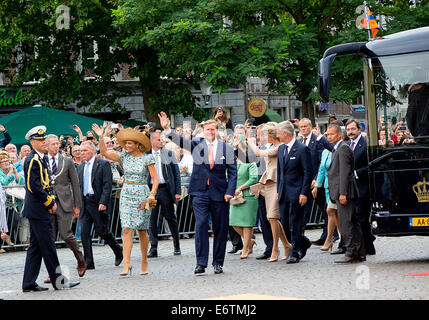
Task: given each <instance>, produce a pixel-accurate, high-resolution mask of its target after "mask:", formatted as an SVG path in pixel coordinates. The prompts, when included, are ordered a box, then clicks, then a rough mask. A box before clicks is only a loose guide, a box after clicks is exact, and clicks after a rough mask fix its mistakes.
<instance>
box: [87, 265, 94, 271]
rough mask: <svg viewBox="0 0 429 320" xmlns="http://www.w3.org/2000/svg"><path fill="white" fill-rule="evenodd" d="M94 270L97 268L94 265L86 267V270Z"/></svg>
mask: <svg viewBox="0 0 429 320" xmlns="http://www.w3.org/2000/svg"><path fill="white" fill-rule="evenodd" d="M94 269H95V267H94V266H93V265H90V266H86V270H94Z"/></svg>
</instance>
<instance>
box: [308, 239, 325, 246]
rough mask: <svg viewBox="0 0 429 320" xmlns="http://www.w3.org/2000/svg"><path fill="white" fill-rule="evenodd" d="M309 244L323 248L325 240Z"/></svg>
mask: <svg viewBox="0 0 429 320" xmlns="http://www.w3.org/2000/svg"><path fill="white" fill-rule="evenodd" d="M311 243H312V244H314V245H316V246H323V244H324V243H325V240H323V239H317V240H316V241H311Z"/></svg>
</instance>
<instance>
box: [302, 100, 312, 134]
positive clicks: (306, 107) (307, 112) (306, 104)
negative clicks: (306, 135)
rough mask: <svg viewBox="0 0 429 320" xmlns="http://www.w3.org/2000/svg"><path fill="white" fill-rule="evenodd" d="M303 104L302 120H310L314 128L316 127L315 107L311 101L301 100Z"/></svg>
mask: <svg viewBox="0 0 429 320" xmlns="http://www.w3.org/2000/svg"><path fill="white" fill-rule="evenodd" d="M301 103H302V118H308V119H310V120H311V122H312V123H313V127H314V126H315V125H316V122H315V115H314V106H313V103H311V101H307V98H303V99H301Z"/></svg>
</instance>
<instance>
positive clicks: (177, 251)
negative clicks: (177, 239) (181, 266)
mask: <svg viewBox="0 0 429 320" xmlns="http://www.w3.org/2000/svg"><path fill="white" fill-rule="evenodd" d="M181 254H182V252H181V251H180V249H174V255H175V256H180V255H181Z"/></svg>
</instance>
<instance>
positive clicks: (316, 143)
mask: <svg viewBox="0 0 429 320" xmlns="http://www.w3.org/2000/svg"><path fill="white" fill-rule="evenodd" d="M316 129H317V130H316V132H317V135H316V134H315V133H314V132H313V124H312V122H311V120H310V119H308V118H302V119H301V121H299V132H300V133H301V135H302V138H300V139H298V141H299V142H302V143H303V144H305V145H306V146H307V147H308V148H309V149H310V156H311V170H312V187H313V186H314V183H315V182H316V179H317V174H318V172H319V166H320V161H321V160H322V152H323V150H325V149H328V150H329V151H332V148H333V147H332V145H331V144H330V143H329V141H328V140H327V139H326V138H325V137H324V136H323V135H322V134H321V133H320V130H319V128H318V127H316ZM325 198H326V197H325V191H324V188H319V189H318V193H317V197H316V199H315V202H316V204H317V205H318V207H319V208H320V210H321V211H322V213H323V215H324V217H325V222H326V223H325V226H324V228H323V233H322V235H321V236H320V239H318V240H316V241H313V242H312V243H314V244H316V245H323V244H324V242H325V239H326V234H327V221H328V217H327V214H326V200H325ZM311 207H312V206H311V202H310V201H309V202H308V203H307V204H306V206H305V209H304V211H305V213H304V215H305V223H304V225H303V227H304V228H305V226H306V224H307V222H308V219H309V217H310V213H311V212H310V211H311ZM303 232H304V230H303ZM307 246H311V242H310V243H307Z"/></svg>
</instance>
